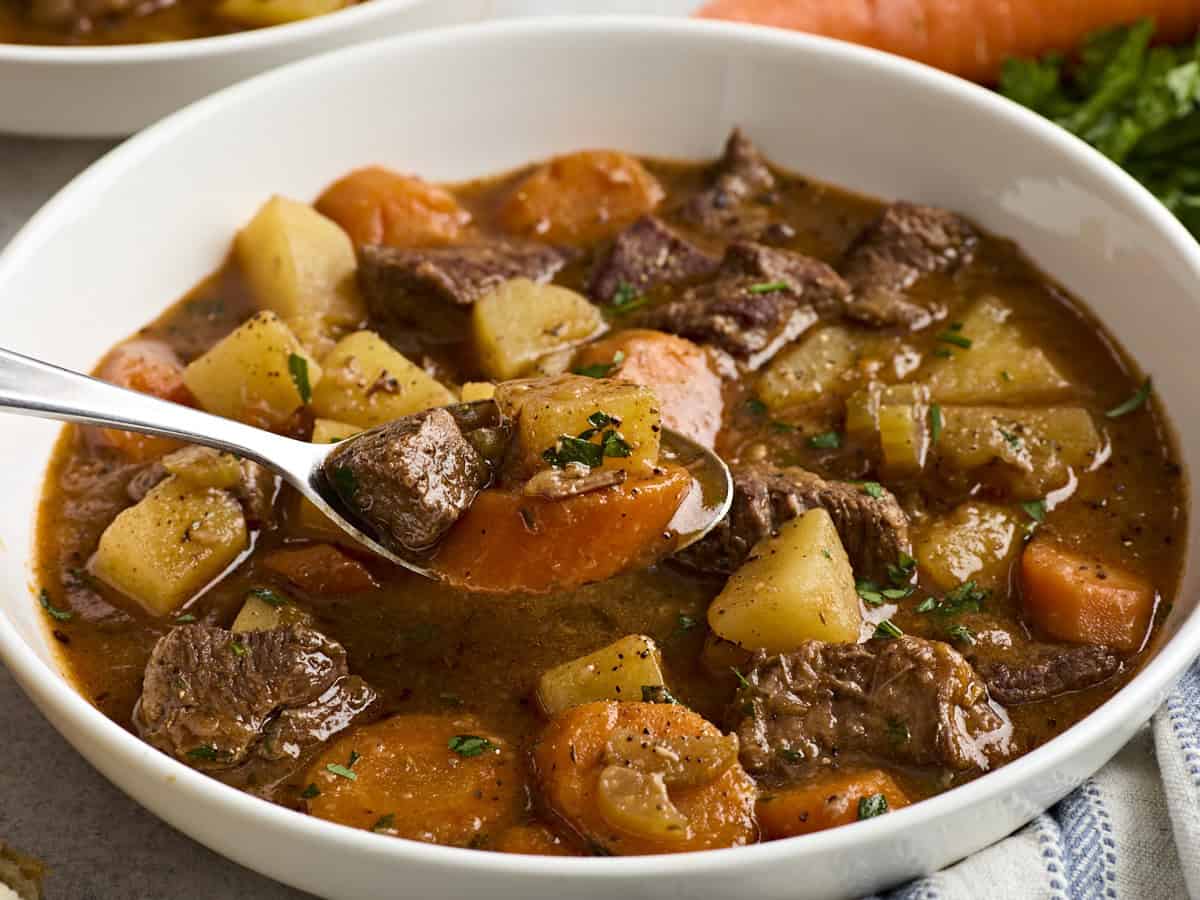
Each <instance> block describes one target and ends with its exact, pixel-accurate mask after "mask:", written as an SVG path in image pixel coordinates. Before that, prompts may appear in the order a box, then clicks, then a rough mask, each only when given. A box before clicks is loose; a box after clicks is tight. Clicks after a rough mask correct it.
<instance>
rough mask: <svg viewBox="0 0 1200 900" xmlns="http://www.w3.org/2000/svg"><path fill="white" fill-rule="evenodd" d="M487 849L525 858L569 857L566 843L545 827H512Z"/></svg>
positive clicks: (569, 850) (569, 853) (569, 848)
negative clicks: (520, 855) (516, 854)
mask: <svg viewBox="0 0 1200 900" xmlns="http://www.w3.org/2000/svg"><path fill="white" fill-rule="evenodd" d="M489 849H492V850H497V851H499V852H500V853H524V854H525V855H527V856H571V855H573V854H572V850H571V847H570V846H568V844H567V842H566V841H564V840H563V839H562V838H560V837H559V836H558V835H557V834H555V833H554V832H553V831H551V830H550V829H549V828H547V827H546V826H545V825H540V824H537V823H534V824H532V825H514V826H513V827H512V828H510V829H508V831H505V832H504V833H502V834H501V835H500V837H499V838H497V839H496V842H495V843H494V844H490V845H489Z"/></svg>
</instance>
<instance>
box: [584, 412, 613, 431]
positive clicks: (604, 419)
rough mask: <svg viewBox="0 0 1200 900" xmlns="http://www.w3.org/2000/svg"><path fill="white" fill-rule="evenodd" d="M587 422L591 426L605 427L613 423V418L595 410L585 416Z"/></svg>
mask: <svg viewBox="0 0 1200 900" xmlns="http://www.w3.org/2000/svg"><path fill="white" fill-rule="evenodd" d="M587 420H588V424H589V425H591V426H592V427H593V428H607V427H608V426H609V425H612V424H613V418H612V416H610V415H609V414H608V413H606V412H601V411H600V410H596V411H595V412H594V413H592V414H591V415H590V416H588V418H587Z"/></svg>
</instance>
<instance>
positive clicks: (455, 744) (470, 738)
mask: <svg viewBox="0 0 1200 900" xmlns="http://www.w3.org/2000/svg"><path fill="white" fill-rule="evenodd" d="M446 746H447V747H449V748H450V749H451V750H453V751H454V752H455V753H457V754H458V755H459V756H467V757H471V756H478V755H479V754H481V753H483V752H484V751H486V750H490V749H491V748H492V746H493V745H492V742H491V741H489V740H488V739H487V738H485V737H479V736H478V735H474V734H456V735H455V736H454V737H452V738H450V740H449V741H447V742H446Z"/></svg>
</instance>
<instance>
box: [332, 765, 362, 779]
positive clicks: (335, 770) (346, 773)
mask: <svg viewBox="0 0 1200 900" xmlns="http://www.w3.org/2000/svg"><path fill="white" fill-rule="evenodd" d="M325 771H326V772H329V773H330V774H331V775H337V776H338V777H339V778H345V779H346V780H347V781H358V773H356V772H354V771H352V770H351V769H350V768H349V767H348V766H343V765H341V764H339V763H327V764H326V765H325Z"/></svg>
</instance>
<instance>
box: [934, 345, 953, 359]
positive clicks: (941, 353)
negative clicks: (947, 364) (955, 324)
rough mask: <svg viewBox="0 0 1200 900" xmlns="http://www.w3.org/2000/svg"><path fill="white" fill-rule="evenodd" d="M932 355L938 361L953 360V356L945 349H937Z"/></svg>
mask: <svg viewBox="0 0 1200 900" xmlns="http://www.w3.org/2000/svg"><path fill="white" fill-rule="evenodd" d="M933 355H934V356H936V357H937V358H938V359H954V354H953V353H951V352H950V351H949V350H947V349H946V348H945V347H937V348H935V349H934V351H933Z"/></svg>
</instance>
